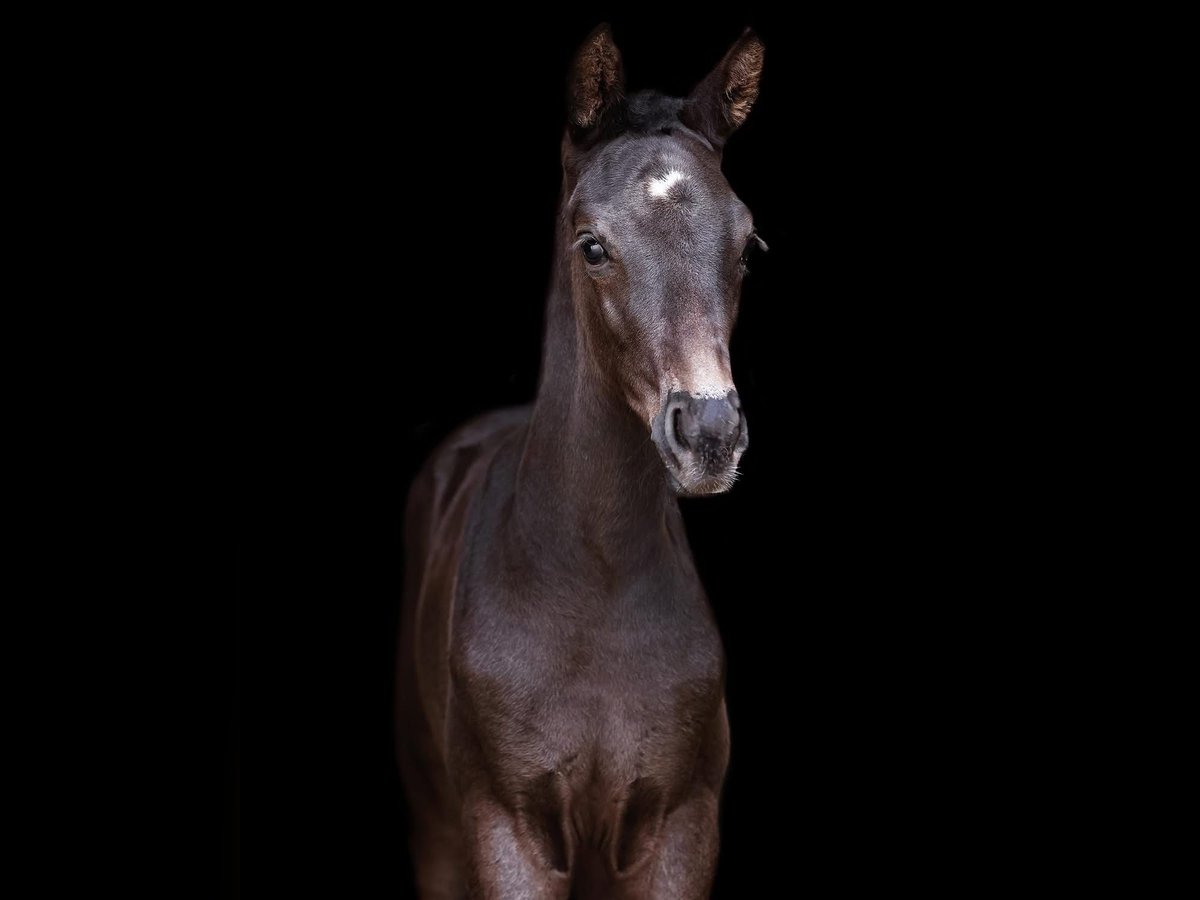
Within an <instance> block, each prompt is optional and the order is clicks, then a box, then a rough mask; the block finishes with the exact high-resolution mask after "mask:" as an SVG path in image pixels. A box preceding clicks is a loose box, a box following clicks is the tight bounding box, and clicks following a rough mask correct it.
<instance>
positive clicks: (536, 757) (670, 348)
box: [396, 25, 766, 900]
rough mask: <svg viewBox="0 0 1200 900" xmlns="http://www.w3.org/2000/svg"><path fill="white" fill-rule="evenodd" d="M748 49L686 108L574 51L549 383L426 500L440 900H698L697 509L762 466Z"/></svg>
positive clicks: (428, 895) (426, 667)
mask: <svg viewBox="0 0 1200 900" xmlns="http://www.w3.org/2000/svg"><path fill="white" fill-rule="evenodd" d="M763 56H764V49H763V44H762V42H761V41H760V39H759V38H758V37H757V36H756V35H755V34H754V33H753V32H752V31H750V30H749V29H748V30H747V31H746V32H745V33H744V34H742V36H741V37H740V38H738V40H737V41H735V43H734V44H733V45H732V47H730V49H729V51H728V52H727V53H726V54H725V56H724V57H723V58H722V60H721V61H720V63H719V64H718V65H717V66H716V67H715V68H714V69H713V70H712V71H711V72H710V73H709V74H708V75H707V76H706V77H705V78H704V79H703V80H702V81H701V82H700V83H699V84H698V85H697V87H696V88H695V89H694V90H693V91H692V92H691V94H690V95H689V96H687V97H684V98H675V97H668V96H665V95H662V94H659V93H656V92H649V91H644V92H638V93H632V94H629V95H628V96H627V95H626V93H625V90H624V74H623V64H622V58H621V54H620V51H619V50H618V49H617V46H616V44H615V43H614V42H613V38H612V32H611V30H610V29H609V27H608V26H606V25H602V26H599V27H598V28H597V29H596V30H594V31H593V32H592V33H591V34H590V35H589V36H588V37H587V38H586V39H585V41H584V42H583V44H582V45H581V46H580V47H579V49H578V50H577V51H576V53H575V55H574V58H573V61H572V63H571V66H570V72H569V77H568V86H567V87H568V91H567V93H568V122H567V127H566V129H565V131H564V135H563V139H562V144H561V158H562V171H563V179H562V192H561V198H560V203H559V209H558V222H557V231H556V238H555V262H554V268H553V273H552V278H551V285H550V289H549V292H548V297H547V303H546V327H545V335H544V341H543V352H542V368H541V374H540V378H539V381H538V388H537V394H536V398H535V400H534V402H533V404H532V406H529V407H522V408H518V409H508V410H501V411H497V412H493V413H491V414H487V415H484V416H483V417H481V418H479V419H476V420H474V421H472V422H470V423H469V424H467V425H465V426H463V427H462V428H461V429H460V430H458V431H457V432H456V433H454V434H453V435H451V436H450V437H449V438H448V439H447V440H446V441H445V442H444V443H443V444H442V445H441V447H440V448H439V449H438V450H436V451H435V452H434V454H433V455H432V457H431V458H430V459H429V461H428V462H427V463H426V464H425V466H424V468H423V469H422V471H421V473H420V474H419V475H418V477H417V479H416V480H415V481H414V483H413V487H412V489H411V491H410V495H409V501H408V505H407V509H406V512H405V551H406V575H405V588H404V601H403V604H404V605H403V608H402V614H401V641H400V646H399V650H398V654H397V659H398V681H397V691H396V698H397V704H396V705H397V709H396V715H397V718H396V723H397V752H398V759H399V765H400V771H401V776H402V781H403V784H404V788H405V793H406V795H407V799H408V804H409V809H410V813H411V825H412V831H411V844H412V847H411V849H412V852H413V858H414V863H415V872H416V878H417V883H418V888H419V891H420V895H421V896H422V897H423V898H425V900H444V898H462V897H476V898H536V900H552V898H554V900H559V898H562V900H565V898H574V897H578V898H589V897H595V898H599V897H604V898H629V900H633V898H644V897H647V898H648V897H654V898H669V900H674V898H681V900H682V898H697V897H707V896H708V895H709V893H710V891H711V887H712V880H713V876H714V871H715V867H716V859H717V849H718V828H717V813H718V800H719V797H720V793H721V786H722V783H723V781H724V777H725V770H726V765H727V762H728V757H729V726H728V719H727V716H726V707H725V692H724V679H725V660H724V653H723V649H722V645H721V639H720V635H719V633H718V630H717V627H716V624H715V621H714V619H713V615H712V611H711V609H710V607H709V604H708V600H707V597H706V595H705V592H704V588H703V586H702V585H701V583H700V579H699V577H698V576H697V573H696V569H695V565H694V561H693V558H692V556H691V552H690V549H689V547H688V542H687V538H686V535H685V533H684V527H683V522H682V519H681V516H680V511H679V504H678V501H677V499H676V498H677V497H679V496H684V497H693V496H703V495H708V494H716V493H719V492H722V491H726V490H728V489H729V488H730V487H731V485H732V484H733V482H734V480H735V477H736V474H737V466H738V463H739V460H740V458H741V456H742V453H743V452H744V451H745V449H746V446H747V440H748V433H747V427H746V417H745V415H744V413H743V411H742V407H741V402H740V400H739V397H738V392H737V390H736V389H735V386H734V383H733V378H732V374H731V368H730V358H729V337H730V332H731V331H732V329H733V325H734V321H735V319H736V316H737V310H738V303H739V298H740V293H741V284H742V279H743V277H744V275H745V272H746V270H747V260H748V258H749V256H750V255H751V253H752V252H753V251H754V250H755V249H756V248H757V249H764V250H765V249H766V246H765V244H764V243H763V241H762V239H761V238H760V237H759V236H758V234H757V233H756V231H755V228H754V220H753V218H752V216H751V214H750V211H749V210H748V209H747V207H746V206H745V204H744V203H742V202H741V200H739V199H738V197H737V196H736V195H735V193H734V192H733V190H732V189H731V188H730V186H729V184H728V182H727V181H726V179H725V177H724V175H723V174H722V171H721V160H722V154H723V151H724V147H725V144H726V141H727V140H728V138H729V137H730V135H731V134H732V133H733V132H734V131H735V129H737V128H738V126H740V125H741V124H742V123H743V122H744V121H745V119H746V116H747V115H748V114H749V112H750V109H751V106H752V105H753V104H754V101H755V99H756V98H757V95H758V90H759V82H760V78H761V74H762V67H763Z"/></svg>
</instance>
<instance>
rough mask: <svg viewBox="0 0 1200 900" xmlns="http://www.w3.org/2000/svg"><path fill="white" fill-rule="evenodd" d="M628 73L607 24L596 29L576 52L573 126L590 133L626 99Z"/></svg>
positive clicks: (572, 80) (570, 92) (571, 106)
mask: <svg viewBox="0 0 1200 900" xmlns="http://www.w3.org/2000/svg"><path fill="white" fill-rule="evenodd" d="M624 93H625V73H624V67H623V65H622V62H621V51H620V50H618V49H617V45H616V44H615V43H614V42H613V37H612V29H611V28H609V26H608V24H607V23H605V24H602V25H598V26H596V27H595V28H594V29H593V30H592V32H591V34H589V35H588V36H587V38H585V39H584V41H583V43H582V44H581V45H580V46H579V49H578V50H577V51H575V59H574V61H573V62H572V63H571V75H570V81H569V84H568V92H567V96H568V101H569V117H570V123H571V127H572V128H574V129H577V130H579V131H587V130H590V129H592V128H595V127H596V126H597V125H599V124H600V122H601V120H602V119H603V117H604V115H605V113H606V112H608V111H609V110H612V109H614V108H615V107H617V106H619V105H620V103H621V102H622V101H623V100H624Z"/></svg>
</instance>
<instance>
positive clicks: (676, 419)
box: [671, 406, 691, 450]
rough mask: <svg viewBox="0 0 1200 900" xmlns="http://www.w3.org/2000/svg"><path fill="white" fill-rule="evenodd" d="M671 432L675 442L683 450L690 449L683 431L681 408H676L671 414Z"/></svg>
mask: <svg viewBox="0 0 1200 900" xmlns="http://www.w3.org/2000/svg"><path fill="white" fill-rule="evenodd" d="M671 431H672V433H673V434H674V436H675V442H676V443H677V444H679V446H680V447H682V448H683V449H684V450H689V449H691V446H690V445H689V444H688V439H687V435H686V434H684V431H683V407H682V406H676V407H675V411H674V412H672V413H671Z"/></svg>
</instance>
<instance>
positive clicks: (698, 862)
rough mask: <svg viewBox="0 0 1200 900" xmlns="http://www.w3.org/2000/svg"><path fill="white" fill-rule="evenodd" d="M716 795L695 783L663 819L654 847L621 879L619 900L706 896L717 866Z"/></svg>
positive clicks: (688, 899) (704, 899)
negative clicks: (684, 797) (629, 873)
mask: <svg viewBox="0 0 1200 900" xmlns="http://www.w3.org/2000/svg"><path fill="white" fill-rule="evenodd" d="M717 844H718V838H717V796H716V794H715V793H713V791H712V790H710V789H709V788H708V787H698V788H697V789H696V790H695V791H694V792H693V793H692V795H691V796H690V797H689V798H688V799H687V800H686V801H684V803H683V804H682V805H680V806H678V807H676V808H675V810H674V811H673V812H672V813H671V814H670V815H669V816H668V817H667V819H666V821H665V822H664V823H663V830H662V833H661V835H660V841H659V844H658V851H657V852H656V853H655V854H654V856H653V857H652V858H651V859H649V860H647V861H646V863H645V865H644V866H643V867H639V868H638V870H637V871H636V872H634V873H632V874H631V875H630V876H629V878H628V879H624V880H623V884H622V885H621V889H620V890H619V892H618V893H617V894H616V896H617V897H619V898H620V900H707V898H708V896H709V894H710V893H711V892H712V882H713V875H714V873H715V871H716V867H717Z"/></svg>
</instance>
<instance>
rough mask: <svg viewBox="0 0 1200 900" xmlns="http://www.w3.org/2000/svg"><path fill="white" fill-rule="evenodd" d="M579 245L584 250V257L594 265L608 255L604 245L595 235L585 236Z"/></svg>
mask: <svg viewBox="0 0 1200 900" xmlns="http://www.w3.org/2000/svg"><path fill="white" fill-rule="evenodd" d="M579 246H580V249H582V250H583V258H584V259H586V260H587V261H588V263H590V264H591V265H593V266H595V265H598V264H599V263H601V262H603V261H604V257H606V256H608V254H607V253H606V252H605V251H604V247H603V245H602V244H601V243H600V242H599V241H598V240H596V239H595V238H594V237H588V238H584V239H583V243H582V244H580V245H579Z"/></svg>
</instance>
